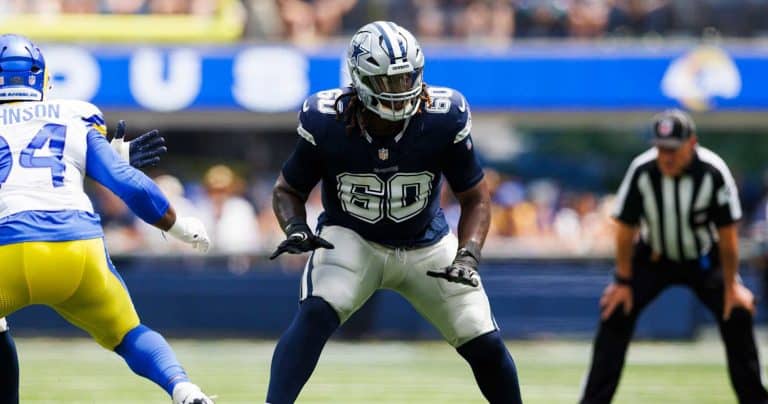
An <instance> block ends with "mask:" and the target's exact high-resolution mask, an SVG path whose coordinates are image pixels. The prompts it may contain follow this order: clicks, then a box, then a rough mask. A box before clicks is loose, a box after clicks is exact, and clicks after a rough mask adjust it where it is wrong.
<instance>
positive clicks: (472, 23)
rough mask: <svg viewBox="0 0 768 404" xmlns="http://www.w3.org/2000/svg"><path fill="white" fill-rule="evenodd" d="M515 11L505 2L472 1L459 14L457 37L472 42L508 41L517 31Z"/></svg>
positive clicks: (501, 0) (497, 0) (499, 0)
mask: <svg viewBox="0 0 768 404" xmlns="http://www.w3.org/2000/svg"><path fill="white" fill-rule="evenodd" d="M514 15H515V14H514V10H513V9H512V6H511V5H510V3H509V2H508V1H504V0H472V1H470V2H469V3H467V5H466V6H465V7H463V8H462V9H461V10H460V12H459V13H458V14H457V17H458V20H457V21H456V22H455V23H454V32H455V34H456V36H458V37H460V38H465V39H468V40H470V41H488V40H492V41H497V42H498V41H507V40H509V39H510V38H511V37H512V35H513V33H514V29H515V17H514Z"/></svg>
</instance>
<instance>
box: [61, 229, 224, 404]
mask: <svg viewBox="0 0 768 404" xmlns="http://www.w3.org/2000/svg"><path fill="white" fill-rule="evenodd" d="M76 243H78V245H79V246H81V247H82V248H83V252H82V256H84V257H85V259H84V260H82V262H83V263H82V264H81V265H82V266H83V271H82V278H81V280H80V283H79V286H78V288H77V289H76V290H74V291H73V292H72V294H71V296H70V297H68V298H67V299H66V300H63V301H61V302H60V303H57V304H53V305H52V307H53V308H54V309H55V310H56V311H57V312H58V313H59V314H61V315H62V316H63V317H64V318H65V319H67V320H68V321H69V322H71V323H72V324H74V325H76V326H78V327H80V328H82V329H83V330H85V331H86V332H88V333H89V334H90V335H91V336H92V337H93V338H94V339H95V340H96V342H98V343H99V344H100V345H101V346H103V347H105V348H107V349H109V350H114V351H115V352H116V353H117V354H118V355H120V356H121V357H123V359H124V360H125V361H126V363H127V364H128V366H129V367H130V368H131V370H133V372H134V373H136V374H137V375H139V376H142V377H145V378H147V379H149V380H151V381H153V382H154V383H155V384H157V385H158V386H160V387H161V388H163V389H164V390H165V391H166V392H167V393H168V394H169V395H171V397H172V398H173V400H174V402H176V403H199V404H205V403H209V402H210V401H209V399H208V398H207V397H205V395H204V394H202V392H200V389H199V388H198V387H197V386H195V385H193V384H192V383H190V381H189V378H188V377H187V374H186V372H185V371H184V369H183V368H182V366H181V365H180V364H179V362H178V360H177V359H176V355H175V354H174V352H173V349H171V347H170V345H168V343H167V342H166V340H165V339H164V338H163V337H162V336H161V335H160V334H159V333H157V332H155V331H153V330H152V329H150V328H148V327H146V326H144V325H142V324H141V323H140V322H139V317H138V315H137V314H136V310H135V309H134V307H133V302H132V301H131V298H130V296H129V295H128V291H127V289H126V288H125V285H124V283H123V281H122V279H121V278H120V275H119V274H118V273H117V271H116V270H115V268H114V266H113V265H112V262H111V260H110V259H109V256H108V255H107V253H106V250H105V249H104V244H103V242H102V240H100V239H93V240H82V241H78V242H76ZM64 244H66V243H64ZM195 400H197V401H195Z"/></svg>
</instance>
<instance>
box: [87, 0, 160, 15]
mask: <svg viewBox="0 0 768 404" xmlns="http://www.w3.org/2000/svg"><path fill="white" fill-rule="evenodd" d="M72 3H80V1H79V0H73V1H72ZM83 3H86V1H84V2H83ZM146 6H147V5H146V0H104V9H103V11H104V12H106V13H111V14H141V13H145V12H146V11H147V7H146ZM95 12H98V10H97V11H95Z"/></svg>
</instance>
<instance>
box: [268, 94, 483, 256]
mask: <svg viewBox="0 0 768 404" xmlns="http://www.w3.org/2000/svg"><path fill="white" fill-rule="evenodd" d="M342 91H347V90H346V89H344V90H343V89H334V90H327V91H321V92H319V93H316V94H314V95H312V96H310V97H309V98H308V99H307V100H306V101H305V102H304V104H303V106H302V109H301V111H300V112H299V127H298V133H299V135H300V136H301V138H300V139H299V141H298V144H297V146H296V148H295V150H294V152H293V154H292V155H291V157H290V158H289V159H288V161H287V162H286V163H285V165H284V166H283V176H284V177H285V179H286V181H287V182H288V183H289V184H290V185H291V186H293V187H294V188H296V189H297V190H299V191H302V192H307V193H308V192H309V191H311V189H312V188H313V187H314V186H315V184H317V182H318V181H320V180H322V197H323V206H324V208H325V211H324V212H323V214H322V215H321V217H320V219H319V225H320V226H322V225H340V226H344V227H347V228H350V229H352V230H354V231H356V232H357V233H358V234H360V235H361V236H363V237H364V238H365V239H367V240H370V241H374V242H378V243H381V244H385V245H388V246H393V247H419V246H424V245H429V244H432V243H434V242H436V241H438V240H439V239H440V238H441V237H442V236H444V235H445V234H446V233H447V232H448V230H449V229H448V225H447V223H446V221H445V217H444V216H443V213H442V210H441V209H440V198H439V195H440V188H441V183H442V177H443V176H445V178H446V179H447V180H448V183H449V184H450V186H451V188H452V189H453V191H454V192H462V191H465V190H467V189H469V188H471V187H473V186H474V185H475V184H477V183H478V182H479V181H480V180H481V179H482V176H483V172H482V169H481V167H480V164H479V162H478V160H477V158H476V156H475V153H474V150H473V147H472V140H471V136H470V131H471V125H472V121H471V115H470V111H469V106H468V105H467V102H466V100H465V99H464V97H463V96H462V95H461V94H460V93H459V92H458V91H456V90H452V89H450V88H442V87H430V88H429V95H430V98H431V103H430V104H429V105H424V106H423V111H422V112H421V113H419V114H416V115H414V116H413V117H411V118H409V119H407V120H406V121H405V128H404V129H403V131H402V132H401V133H399V134H397V135H395V136H392V137H386V138H381V137H372V136H370V135H368V134H367V133H362V134H361V133H359V132H354V133H348V131H347V129H346V126H345V123H344V122H342V121H341V120H337V119H336V112H335V110H334V107H333V106H334V102H335V100H336V98H337V97H338V96H339V95H340V94H341V93H342ZM344 106H345V105H342V107H344Z"/></svg>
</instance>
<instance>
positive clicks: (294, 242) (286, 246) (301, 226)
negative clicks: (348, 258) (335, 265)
mask: <svg viewBox="0 0 768 404" xmlns="http://www.w3.org/2000/svg"><path fill="white" fill-rule="evenodd" d="M285 233H286V234H287V235H288V237H287V238H286V239H285V240H283V242H282V243H280V245H279V246H277V249H276V250H275V252H273V253H272V255H270V256H269V259H271V260H273V259H275V258H277V257H278V256H279V255H280V254H282V253H285V252H287V253H289V254H301V253H303V252H307V251H313V250H316V249H318V248H327V249H329V250H333V248H334V247H333V244H331V243H329V242H328V241H326V240H325V239H323V238H322V237H318V236H316V235H314V234H313V233H312V230H310V229H309V226H307V224H306V223H297V224H290V225H288V226H287V227H286V228H285Z"/></svg>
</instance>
